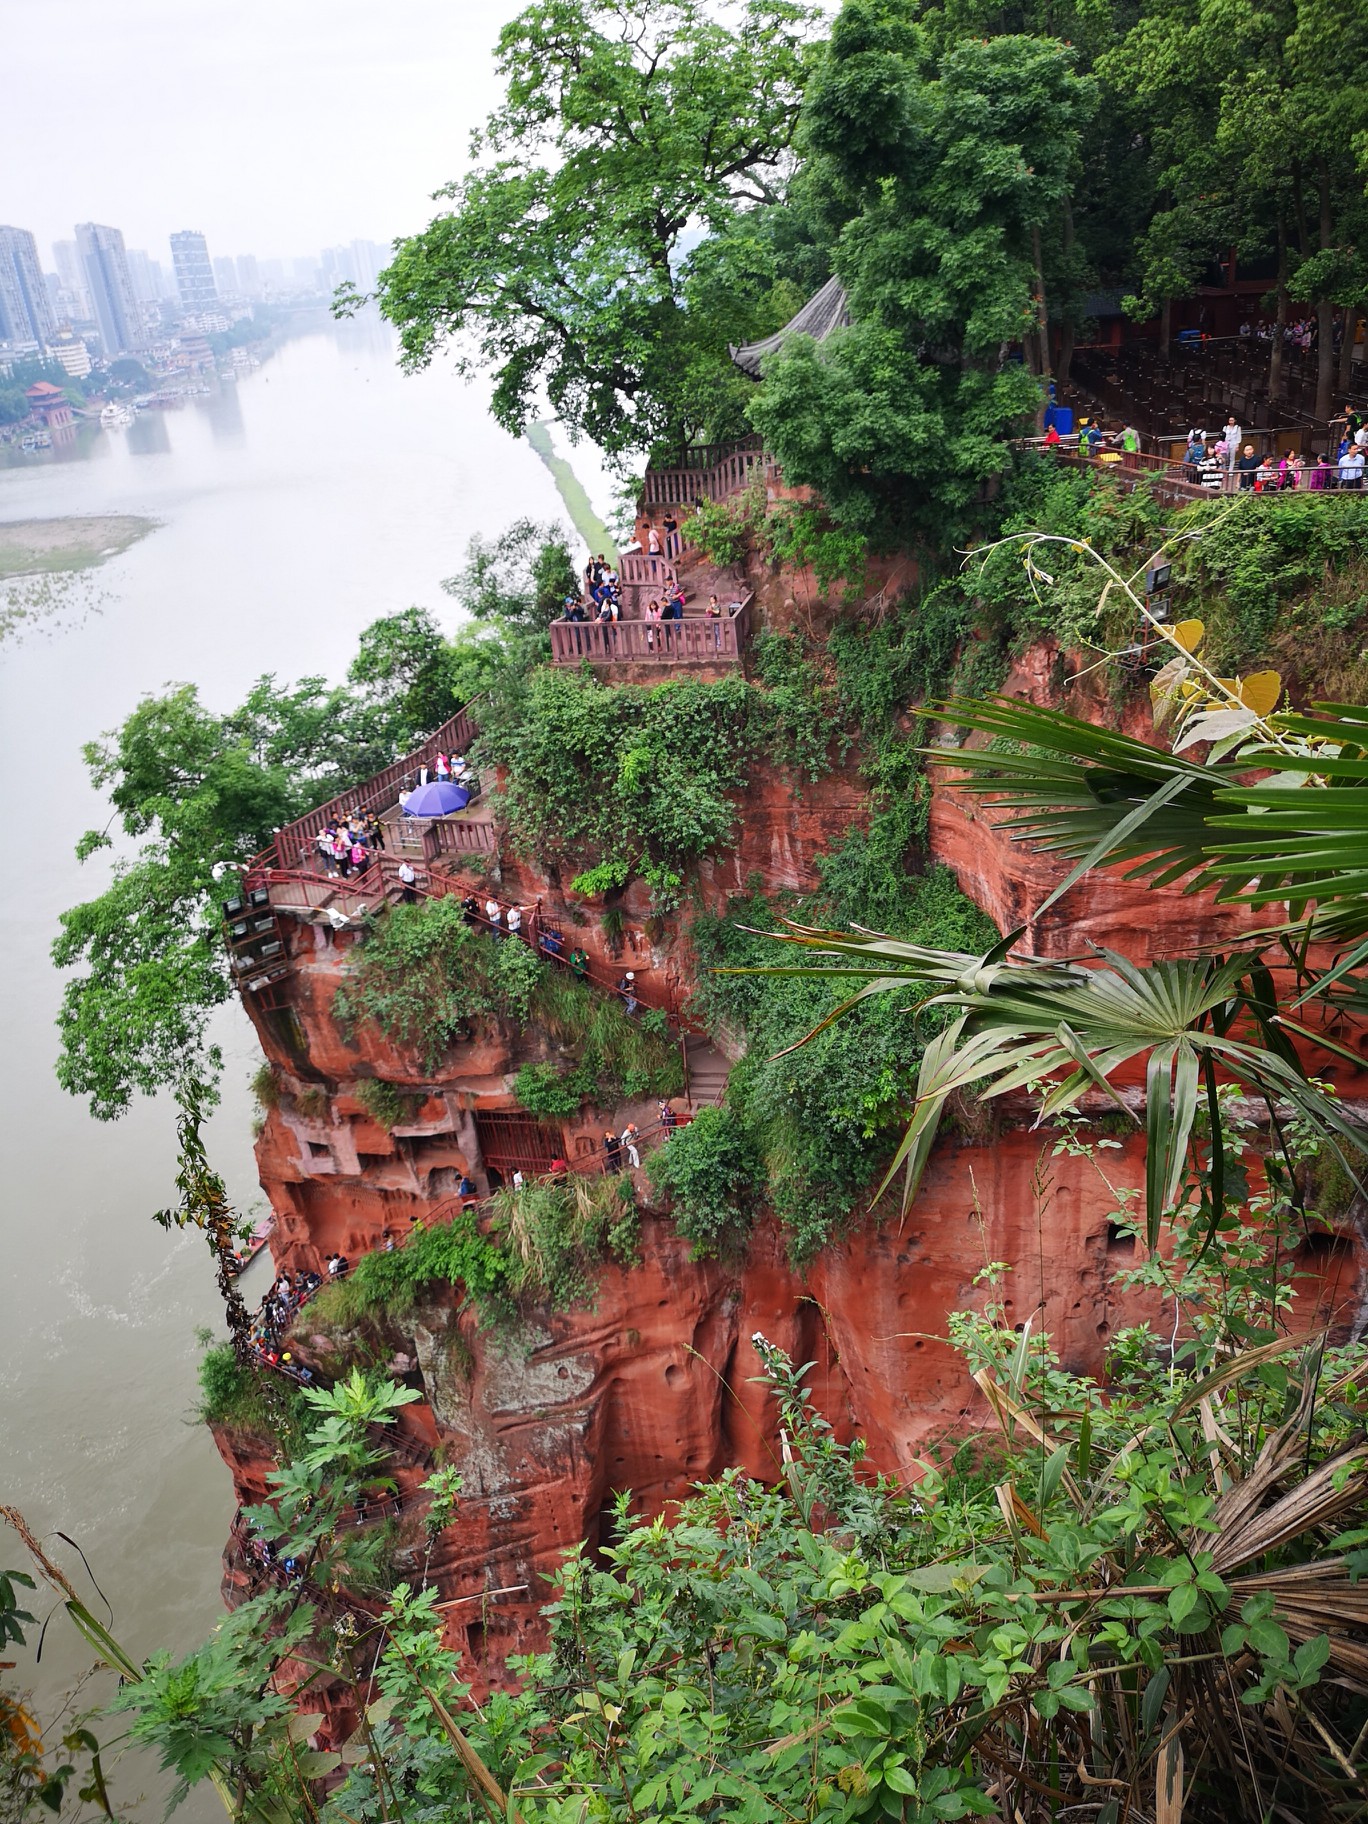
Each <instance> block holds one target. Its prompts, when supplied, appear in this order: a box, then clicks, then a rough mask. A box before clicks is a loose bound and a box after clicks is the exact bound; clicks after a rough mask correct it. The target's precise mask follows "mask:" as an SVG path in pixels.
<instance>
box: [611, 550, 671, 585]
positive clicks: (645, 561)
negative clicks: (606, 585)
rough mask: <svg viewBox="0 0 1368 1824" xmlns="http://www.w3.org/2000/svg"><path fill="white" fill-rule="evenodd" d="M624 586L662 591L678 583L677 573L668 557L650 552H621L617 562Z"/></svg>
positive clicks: (619, 575)
mask: <svg viewBox="0 0 1368 1824" xmlns="http://www.w3.org/2000/svg"><path fill="white" fill-rule="evenodd" d="M617 567H618V577H619V579H620V580H621V581H622V583H623V584H624V585H630V586H633V587H637V588H644V589H656V590H659V591H664V590H666V589H668V588H670V586H671V585H672V584H674V583H677V582H678V581H679V571H678V570H677V569H676V567H675V565H674V564H673V563H672V562H671V560H670V559H669V558H668V557H665V556H664V555H663V554H660V555H657V554H653V553H652V552H650V551H623V552H620V553H619V555H618V560H617Z"/></svg>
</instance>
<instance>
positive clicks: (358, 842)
mask: <svg viewBox="0 0 1368 1824" xmlns="http://www.w3.org/2000/svg"><path fill="white" fill-rule="evenodd" d="M314 846H315V847H316V848H317V850H318V853H319V855H320V856H321V857H322V861H323V871H324V873H325V874H327V875H328V877H329V878H330V879H332V880H336V879H338V878H341V879H342V880H349V879H350V878H351V876H352V875H353V874H364V873H365V871H366V869H367V868H368V867H369V866H370V864H371V863H372V861H374V860H375V858H376V856H377V855H378V854H379V853H380V851H381V849H383V848H384V846H385V832H384V829H383V827H382V825H381V824H380V821H379V819H378V818H375V817H371V816H368V815H365V814H364V813H362V812H361V811H352V812H351V813H350V814H349V815H348V816H346V817H333V818H330V819H329V820H328V822H327V823H325V824H324V826H323V828H322V829H321V830H320V831H319V832H318V834H317V836H315V838H314Z"/></svg>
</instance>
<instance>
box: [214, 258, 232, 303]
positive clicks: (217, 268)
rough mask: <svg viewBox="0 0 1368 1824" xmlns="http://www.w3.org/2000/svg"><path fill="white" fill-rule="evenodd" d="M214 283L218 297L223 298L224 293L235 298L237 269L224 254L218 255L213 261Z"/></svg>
mask: <svg viewBox="0 0 1368 1824" xmlns="http://www.w3.org/2000/svg"><path fill="white" fill-rule="evenodd" d="M214 283H215V284H216V285H217V286H218V291H219V296H220V297H223V296H224V294H225V293H231V295H232V296H234V297H236V296H237V288H238V277H237V267H236V266H234V264H233V262H232V260H230V259H229V257H228V255H227V254H226V253H223V254H219V255H218V256H217V258H216V259H215V260H214Z"/></svg>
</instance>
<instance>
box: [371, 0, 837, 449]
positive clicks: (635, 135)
mask: <svg viewBox="0 0 1368 1824" xmlns="http://www.w3.org/2000/svg"><path fill="white" fill-rule="evenodd" d="M817 16H818V15H817V12H816V9H815V8H813V7H810V6H808V5H805V4H800V3H799V0H735V3H734V4H732V5H730V6H729V7H727V8H726V9H722V10H718V9H710V8H708V7H705V6H704V5H703V4H702V3H701V0H643V4H641V5H640V6H637V7H633V8H630V9H628V10H626V11H624V10H623V9H622V8H620V7H618V6H616V5H614V4H612V3H611V0H538V3H537V4H535V5H533V6H530V7H528V8H527V9H526V10H525V11H524V12H522V13H520V14H519V15H518V17H517V18H516V19H514V20H513V21H512V22H511V23H510V24H509V25H507V26H505V28H504V30H503V32H502V34H501V36H500V39H499V51H498V67H499V71H500V74H501V76H502V77H503V78H504V81H505V83H506V93H505V100H504V102H503V105H502V106H501V107H500V108H499V109H497V110H496V112H495V113H494V114H493V115H492V116H491V117H490V119H489V121H488V123H487V124H486V126H485V129H484V131H483V133H481V134H479V135H477V136H476V142H475V150H476V153H477V155H479V156H480V157H481V159H482V162H481V164H480V165H479V166H478V167H477V168H476V169H475V170H474V171H473V172H472V173H471V174H470V175H469V176H467V177H465V178H462V179H460V180H459V181H458V182H456V183H453V184H451V185H449V186H448V187H447V188H446V189H445V190H444V191H442V192H441V193H440V194H441V195H442V196H443V197H444V198H446V199H448V200H449V202H450V203H451V208H450V209H449V210H448V211H447V212H446V213H444V214H442V215H440V216H438V217H437V218H436V220H434V221H433V222H432V224H431V225H430V226H429V227H428V228H427V229H426V230H425V231H424V232H423V233H422V234H419V235H415V236H412V237H411V238H409V239H408V240H405V241H402V242H400V243H399V246H398V248H397V251H396V255H395V258H394V261H393V263H392V264H391V265H390V266H389V267H388V268H387V269H386V271H385V272H383V273H382V274H381V276H380V281H379V286H380V304H381V309H382V310H383V311H384V313H385V315H386V316H388V317H389V318H390V320H391V321H392V322H393V323H395V324H396V325H397V326H398V328H399V331H400V336H401V340H402V344H403V360H404V363H405V365H406V366H408V367H409V368H421V367H423V366H425V365H426V364H427V363H428V362H429V361H430V360H431V359H432V356H433V355H434V353H436V351H437V350H438V349H440V348H442V347H444V346H447V345H449V344H453V345H456V346H458V347H460V348H462V350H463V351H469V352H464V353H463V355H462V359H463V362H464V363H465V365H466V366H467V367H470V366H475V365H481V366H485V367H488V368H490V369H492V370H493V372H494V375H495V390H494V400H493V410H494V414H495V416H496V418H497V419H498V420H499V422H500V423H501V424H503V425H505V426H506V427H507V428H509V429H510V430H512V431H514V432H521V431H522V430H523V428H524V427H525V425H526V424H527V423H528V421H529V419H530V418H531V417H533V416H535V415H536V414H537V413H538V412H539V411H540V409H541V407H540V403H539V402H540V400H541V398H542V396H543V395H545V396H546V397H548V398H549V399H550V401H551V403H552V406H553V407H554V409H555V412H556V415H557V416H558V417H559V418H560V419H561V420H562V422H564V423H565V424H566V425H568V426H569V427H571V429H572V431H577V432H583V433H585V434H586V435H588V436H591V437H593V438H594V439H595V441H596V442H598V443H599V444H601V445H602V446H603V447H604V448H605V449H607V450H608V451H610V452H621V451H626V450H642V449H647V448H650V447H652V446H653V445H668V444H675V443H678V442H681V441H683V440H685V439H687V438H688V437H689V436H690V435H691V434H692V433H693V432H694V430H695V428H696V427H697V426H698V425H699V424H701V423H703V422H705V421H706V419H707V415H708V413H709V412H710V410H711V403H710V401H709V400H708V399H707V398H706V391H707V389H706V387H705V386H704V385H703V384H702V382H701V377H700V370H710V371H711V372H712V373H714V374H719V373H724V372H725V368H726V362H727V354H726V342H727V339H728V331H729V327H730V326H729V325H727V324H724V323H718V322H717V321H715V320H710V319H709V318H708V317H707V316H706V315H701V314H697V313H694V312H692V311H689V310H686V309H685V308H684V296H683V292H684V286H685V280H684V277H683V274H682V272H681V265H680V258H679V254H680V240H681V236H682V235H683V234H684V232H685V230H686V229H689V230H691V231H696V230H697V229H698V228H700V227H701V228H703V229H704V230H705V231H708V232H710V233H712V232H717V231H718V230H720V229H723V228H724V227H726V225H727V224H728V223H729V222H730V220H731V219H732V217H733V216H734V215H736V214H737V213H738V212H741V211H746V210H749V209H752V208H755V207H757V206H759V205H763V204H768V203H772V202H773V201H774V200H775V199H776V198H777V197H778V196H779V194H780V192H781V188H782V185H783V182H784V178H785V174H786V171H787V169H788V166H789V154H790V147H791V145H792V140H793V133H794V127H795V123H796V120H797V114H798V107H799V102H800V100H801V97H802V92H803V85H804V82H805V80H806V75H807V70H808V66H809V62H810V58H809V46H808V39H809V36H810V34H811V31H812V27H813V24H814V21H815V19H816V18H817ZM759 283H760V288H761V289H766V283H765V278H764V277H763V276H762V277H761V279H760V281H759ZM769 288H770V289H772V287H769ZM786 301H787V300H786V299H785V300H776V305H777V308H780V309H782V308H783V307H784V304H785V303H786ZM782 320H783V319H782V317H779V318H777V320H776V321H775V322H771V323H769V324H768V325H767V326H766V327H771V328H772V327H775V326H777V322H781V321H782ZM732 339H735V335H734V332H733V335H732Z"/></svg>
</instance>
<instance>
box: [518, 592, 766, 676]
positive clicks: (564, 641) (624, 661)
mask: <svg viewBox="0 0 1368 1824" xmlns="http://www.w3.org/2000/svg"><path fill="white" fill-rule="evenodd" d="M751 600H752V598H751V597H750V595H747V596H745V598H744V599H743V600H742V603H741V606H740V608H739V609H738V610H737V612H736V613H735V614H729V613H728V612H727V609H726V608H725V607H724V608H723V610H722V614H721V617H720V618H717V619H714V618H713V617H711V616H709V615H704V614H699V613H697V612H696V611H695V612H693V613H689V614H686V615H685V617H684V619H683V620H682V621H553V622H552V623H551V630H550V631H551V663H552V664H553V665H650V666H655V667H658V668H659V669H661V670H668V669H671V668H674V667H678V666H681V665H739V664H740V663H741V661H742V658H743V657H744V655H745V651H746V648H747V646H749V644H750V638H751Z"/></svg>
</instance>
